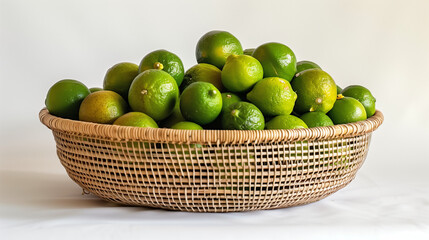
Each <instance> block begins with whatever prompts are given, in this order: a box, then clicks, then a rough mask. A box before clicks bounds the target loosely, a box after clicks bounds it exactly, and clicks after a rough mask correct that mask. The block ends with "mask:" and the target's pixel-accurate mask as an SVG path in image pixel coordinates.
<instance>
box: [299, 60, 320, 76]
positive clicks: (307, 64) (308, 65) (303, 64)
mask: <svg viewBox="0 0 429 240" xmlns="http://www.w3.org/2000/svg"><path fill="white" fill-rule="evenodd" d="M313 68H317V69H322V68H321V67H319V65H317V64H316V63H314V62H311V61H299V62H297V63H296V72H297V73H299V72H302V71H304V70H307V69H313Z"/></svg>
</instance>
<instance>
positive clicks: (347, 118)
mask: <svg viewBox="0 0 429 240" xmlns="http://www.w3.org/2000/svg"><path fill="white" fill-rule="evenodd" d="M328 116H329V118H331V119H332V122H334V124H345V123H352V122H358V121H363V120H365V119H366V111H365V107H364V106H363V105H362V103H360V102H359V101H358V100H356V99H354V98H352V97H344V96H343V95H341V94H339V95H338V99H337V101H336V102H335V104H334V107H333V108H332V109H331V111H329V112H328Z"/></svg>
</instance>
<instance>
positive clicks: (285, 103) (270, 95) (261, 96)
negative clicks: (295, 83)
mask: <svg viewBox="0 0 429 240" xmlns="http://www.w3.org/2000/svg"><path fill="white" fill-rule="evenodd" d="M296 98H297V95H296V93H295V92H294V91H293V89H292V87H291V85H290V83H289V82H288V81H286V80H285V79H283V78H279V77H268V78H264V79H262V80H261V81H259V82H258V83H256V85H255V86H254V87H253V89H252V91H250V92H249V93H248V94H247V99H248V100H249V101H250V102H252V103H253V104H255V105H256V106H257V107H258V108H259V109H260V110H261V112H262V113H263V114H264V115H265V116H276V115H289V114H290V113H291V112H292V110H293V107H294V105H295V100H296Z"/></svg>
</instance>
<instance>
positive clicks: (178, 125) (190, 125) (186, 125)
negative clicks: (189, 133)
mask: <svg viewBox="0 0 429 240" xmlns="http://www.w3.org/2000/svg"><path fill="white" fill-rule="evenodd" d="M171 128H173V129H188V130H203V128H202V127H201V126H200V125H198V124H196V123H193V122H187V121H183V122H178V123H176V124H174V125H173V126H171Z"/></svg>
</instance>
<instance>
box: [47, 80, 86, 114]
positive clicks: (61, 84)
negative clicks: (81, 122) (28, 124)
mask: <svg viewBox="0 0 429 240" xmlns="http://www.w3.org/2000/svg"><path fill="white" fill-rule="evenodd" d="M89 94H90V91H89V89H88V88H87V87H86V86H85V85H84V84H83V83H81V82H79V81H76V80H71V79H64V80H60V81H58V82H56V83H55V84H54V85H52V87H51V88H50V89H49V91H48V94H47V95H46V99H45V105H46V108H47V109H48V111H49V113H50V114H52V115H55V116H57V117H62V118H69V119H75V120H77V119H79V107H80V104H81V103H82V101H83V99H84V98H85V97H86V96H88V95H89Z"/></svg>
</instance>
